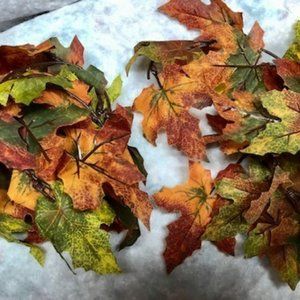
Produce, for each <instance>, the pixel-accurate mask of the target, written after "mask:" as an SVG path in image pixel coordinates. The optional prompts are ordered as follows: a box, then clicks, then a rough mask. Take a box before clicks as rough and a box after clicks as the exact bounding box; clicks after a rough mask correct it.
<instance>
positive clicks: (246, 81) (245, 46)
mask: <svg viewBox="0 0 300 300" xmlns="http://www.w3.org/2000/svg"><path fill="white" fill-rule="evenodd" d="M236 39H237V43H238V45H239V47H238V50H237V52H236V53H235V54H232V55H230V57H229V59H228V60H227V64H228V65H232V66H240V67H236V69H235V71H234V73H233V74H232V76H231V78H230V81H231V83H232V89H233V90H236V89H243V90H246V91H249V92H252V93H254V92H258V91H261V90H265V88H264V85H263V82H262V77H261V72H260V70H259V69H258V68H256V67H255V65H256V64H257V63H258V59H259V57H260V53H259V52H257V51H255V50H253V49H252V48H251V47H250V45H249V37H248V36H246V35H245V34H243V33H242V32H237V33H236Z"/></svg>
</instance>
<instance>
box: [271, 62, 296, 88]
mask: <svg viewBox="0 0 300 300" xmlns="http://www.w3.org/2000/svg"><path fill="white" fill-rule="evenodd" d="M275 64H276V68H277V72H278V74H279V76H281V77H282V79H283V80H284V84H285V85H286V86H287V87H288V88H290V89H291V90H292V91H295V92H298V93H299V92H300V63H297V62H295V61H292V60H289V59H276V60H275Z"/></svg>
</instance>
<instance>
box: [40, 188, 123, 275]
mask: <svg viewBox="0 0 300 300" xmlns="http://www.w3.org/2000/svg"><path fill="white" fill-rule="evenodd" d="M62 189H63V187H62V186H61V184H60V183H58V182H56V183H54V185H53V191H54V195H55V202H51V201H49V199H47V198H44V197H42V198H40V199H39V201H38V204H37V209H36V223H37V226H38V228H39V230H40V232H41V234H42V236H43V237H44V238H46V239H48V240H50V241H51V242H52V244H53V245H54V247H55V249H56V250H57V251H58V252H59V253H62V252H64V251H67V252H69V254H70V256H71V258H72V262H73V266H74V268H84V269H85V270H86V271H88V270H93V271H95V272H97V273H98V274H107V273H116V272H119V271H120V269H119V267H118V265H117V262H116V260H115V258H114V256H113V254H112V251H111V250H110V245H109V236H108V233H107V232H105V231H104V230H101V229H100V225H101V224H108V225H109V224H110V223H112V222H113V220H114V213H113V211H112V209H111V208H110V207H109V206H108V205H107V203H106V202H102V204H101V207H100V208H99V209H97V210H95V211H92V212H78V211H76V210H74V209H73V204H72V199H71V198H70V197H69V196H68V195H67V194H65V193H64V192H63V190H62Z"/></svg>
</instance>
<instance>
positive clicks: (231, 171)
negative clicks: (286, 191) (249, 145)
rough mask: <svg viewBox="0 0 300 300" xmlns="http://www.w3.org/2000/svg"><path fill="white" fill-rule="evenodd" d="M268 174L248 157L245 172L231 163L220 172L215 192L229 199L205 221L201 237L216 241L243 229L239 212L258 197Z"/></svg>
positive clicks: (266, 186)
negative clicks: (228, 201) (247, 168)
mask: <svg viewBox="0 0 300 300" xmlns="http://www.w3.org/2000/svg"><path fill="white" fill-rule="evenodd" d="M270 177H271V175H270V172H269V170H268V169H267V168H266V167H264V166H262V165H260V164H259V163H258V162H257V161H251V163H250V165H249V173H248V174H247V172H245V170H243V168H242V167H241V166H240V165H237V164H231V165H229V166H228V167H227V168H226V169H225V170H223V171H222V172H220V174H219V175H218V176H217V179H216V184H215V188H216V193H217V194H218V195H219V196H221V197H222V198H224V199H227V200H230V201H232V203H231V204H228V205H224V206H223V207H221V208H220V209H219V213H218V214H217V215H215V216H214V218H213V220H212V222H211V223H210V224H209V225H208V227H207V229H206V231H205V234H204V238H205V239H208V240H210V241H219V240H223V239H225V238H232V237H235V236H236V235H237V234H238V233H245V232H246V231H247V230H248V228H249V226H250V225H249V224H247V222H246V220H245V219H244V217H243V214H244V213H245V212H246V211H247V210H248V208H249V206H250V204H251V201H252V200H256V199H258V198H259V197H260V195H261V193H262V192H264V191H267V190H268V187H269V185H270V183H269V182H270Z"/></svg>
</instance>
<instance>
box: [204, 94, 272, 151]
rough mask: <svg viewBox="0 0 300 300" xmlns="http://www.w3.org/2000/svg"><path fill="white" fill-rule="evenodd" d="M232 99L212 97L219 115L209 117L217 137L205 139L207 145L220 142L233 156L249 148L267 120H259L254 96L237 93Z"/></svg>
mask: <svg viewBox="0 0 300 300" xmlns="http://www.w3.org/2000/svg"><path fill="white" fill-rule="evenodd" d="M232 98H233V99H230V98H229V97H227V96H226V95H220V96H219V95H215V96H213V97H212V99H213V103H214V106H215V108H216V110H217V112H218V115H213V116H208V121H209V124H211V126H212V128H213V129H214V130H215V131H216V132H217V134H216V135H213V136H206V137H203V139H204V141H205V142H206V143H207V144H210V143H212V142H219V143H220V145H221V149H222V150H223V151H224V152H225V153H226V154H233V153H236V152H238V151H239V150H240V149H243V148H244V147H245V146H247V145H248V144H249V142H250V140H251V139H252V138H253V137H254V136H255V135H257V133H258V132H259V130H260V129H263V128H264V126H265V124H266V123H267V119H266V118H263V117H261V118H257V117H256V115H257V113H258V112H257V108H256V106H255V103H254V95H253V94H251V93H249V92H246V91H235V92H234V93H233V94H232Z"/></svg>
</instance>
